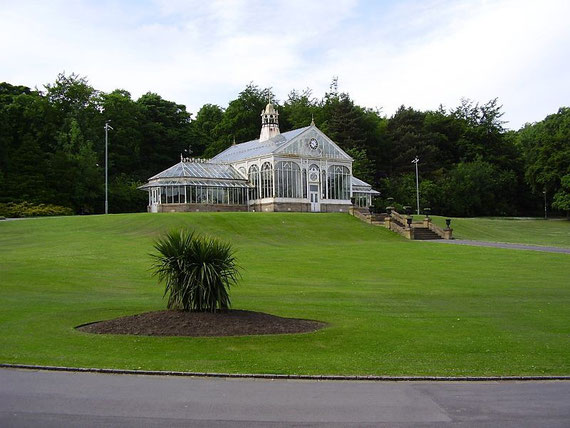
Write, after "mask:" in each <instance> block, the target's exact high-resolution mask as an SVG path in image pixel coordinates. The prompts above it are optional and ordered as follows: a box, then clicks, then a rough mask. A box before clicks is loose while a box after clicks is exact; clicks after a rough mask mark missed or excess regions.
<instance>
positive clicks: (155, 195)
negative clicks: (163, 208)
mask: <svg viewBox="0 0 570 428" xmlns="http://www.w3.org/2000/svg"><path fill="white" fill-rule="evenodd" d="M159 192H160V189H158V188H156V187H153V188H152V189H151V192H150V193H151V198H150V212H151V213H156V212H158V201H159V200H160V193H159Z"/></svg>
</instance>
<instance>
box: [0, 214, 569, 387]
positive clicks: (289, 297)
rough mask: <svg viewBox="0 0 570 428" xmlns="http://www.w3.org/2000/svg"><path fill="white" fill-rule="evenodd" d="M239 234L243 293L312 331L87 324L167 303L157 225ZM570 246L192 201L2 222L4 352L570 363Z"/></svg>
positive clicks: (255, 362) (381, 365)
mask: <svg viewBox="0 0 570 428" xmlns="http://www.w3.org/2000/svg"><path fill="white" fill-rule="evenodd" d="M175 227H189V228H192V229H194V230H196V231H197V232H200V233H206V234H211V235H214V236H217V237H220V238H223V239H226V240H229V241H231V242H232V243H233V244H234V245H235V247H236V248H237V250H238V260H239V263H240V265H241V266H242V267H243V268H244V270H243V279H242V281H241V284H240V285H239V287H237V288H235V289H234V290H233V292H232V295H231V296H232V302H233V306H234V307H235V308H239V309H248V310H255V311H262V312H268V313H271V314H274V315H279V316H286V317H299V318H308V319H316V320H321V321H326V322H328V323H329V324H330V326H329V327H328V328H326V329H324V330H320V331H318V332H315V333H309V334H297V335H279V336H250V337H225V338H174V337H172V338H169V337H137V336H112V335H110V336H104V335H91V334H87V333H82V332H79V331H77V330H75V329H74V327H75V326H77V325H79V324H83V323H87V322H92V321H96V320H102V319H110V318H115V317H118V316H121V315H130V314H135V313H140V312H145V311H151V310H160V309H163V308H164V307H165V301H164V300H163V298H162V293H163V288H162V287H161V286H159V285H157V283H156V280H155V279H153V278H152V277H151V275H150V271H149V268H150V265H151V260H150V257H149V256H148V253H149V252H151V251H152V242H153V240H154V239H155V238H156V237H157V236H158V234H159V233H161V232H163V231H166V230H169V229H171V228H175ZM568 278H570V257H569V256H568V255H566V254H547V253H538V252H531V251H513V250H502V249H493V248H475V247H465V246H451V245H440V244H434V243H426V242H423V243H418V242H410V241H406V240H404V239H402V238H400V237H399V236H397V235H395V234H393V233H391V232H389V231H387V230H385V229H383V228H380V227H374V226H370V225H367V224H364V223H362V222H360V221H358V220H357V219H355V218H353V217H350V216H348V215H346V214H300V213H282V214H278V213H267V214H262V213H190V214H131V215H110V216H90V217H67V218H44V219H33V220H22V221H13V222H1V223H0V290H1V294H0V296H1V297H0V328H1V331H2V333H1V335H0V362H4V363H27V364H47V365H65V366H81V367H114V368H129V369H138V368H142V369H152V370H161V369H169V370H189V371H212V372H240V373H244V372H250V373H301V374H378V375H380V374H382V375H452V376H453V375H515V374H517V375H518V374H569V373H570V357H569V355H570V341H569V340H568V338H569V333H570V311H569V310H568V309H569V307H570V305H569V303H570V285H569V281H568Z"/></svg>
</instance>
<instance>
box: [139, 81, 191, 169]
mask: <svg viewBox="0 0 570 428" xmlns="http://www.w3.org/2000/svg"><path fill="white" fill-rule="evenodd" d="M136 103H137V105H138V106H139V114H140V122H139V127H140V134H141V142H140V151H141V167H142V169H143V170H144V171H146V174H148V175H149V176H150V175H153V174H156V173H157V172H160V171H162V170H164V169H166V168H168V167H169V166H171V165H172V162H173V161H174V160H175V159H177V158H179V157H180V154H182V153H183V152H184V150H185V149H187V148H188V147H192V146H193V145H194V144H195V141H196V138H195V135H194V132H193V129H192V126H191V114H190V113H188V112H187V111H186V107H185V106H183V105H182V104H176V103H175V102H172V101H168V100H165V99H163V98H162V97H161V96H160V95H158V94H154V93H152V92H148V93H146V94H144V95H142V96H141V97H140V98H139V99H138V100H137V102H136ZM147 178H148V177H147Z"/></svg>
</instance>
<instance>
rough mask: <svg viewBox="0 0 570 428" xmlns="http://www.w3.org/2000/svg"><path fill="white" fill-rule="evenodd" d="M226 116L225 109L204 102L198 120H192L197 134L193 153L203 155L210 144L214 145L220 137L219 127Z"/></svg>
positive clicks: (197, 116)
mask: <svg viewBox="0 0 570 428" xmlns="http://www.w3.org/2000/svg"><path fill="white" fill-rule="evenodd" d="M223 117H224V111H223V110H222V108H221V107H219V106H217V105H215V104H204V105H203V106H202V108H200V110H198V114H197V115H196V120H194V121H193V122H192V126H193V127H194V132H195V135H196V143H195V145H194V148H193V151H192V155H194V156H201V155H202V154H203V153H204V151H206V150H207V149H208V148H209V147H210V146H212V145H213V144H214V143H215V142H216V140H217V139H218V138H219V136H220V133H219V127H220V123H221V122H222V119H223Z"/></svg>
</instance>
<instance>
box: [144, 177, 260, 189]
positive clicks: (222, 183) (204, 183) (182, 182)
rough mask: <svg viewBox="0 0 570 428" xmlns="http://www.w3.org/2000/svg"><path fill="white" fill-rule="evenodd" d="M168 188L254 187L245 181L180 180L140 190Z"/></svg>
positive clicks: (147, 186)
mask: <svg viewBox="0 0 570 428" xmlns="http://www.w3.org/2000/svg"><path fill="white" fill-rule="evenodd" d="M166 186H205V187H206V186H207V187H232V188H249V187H252V186H251V185H250V184H248V183H247V182H246V181H245V180H242V181H233V180H200V179H196V178H179V179H175V180H174V179H172V180H169V179H161V180H159V181H155V182H152V183H147V184H145V185H143V186H140V187H139V189H148V188H149V187H166Z"/></svg>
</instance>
